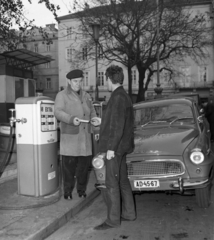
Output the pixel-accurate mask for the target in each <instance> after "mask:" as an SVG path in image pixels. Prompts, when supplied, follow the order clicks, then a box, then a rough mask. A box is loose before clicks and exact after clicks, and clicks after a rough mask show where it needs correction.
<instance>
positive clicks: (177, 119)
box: [169, 117, 193, 125]
mask: <svg viewBox="0 0 214 240" xmlns="http://www.w3.org/2000/svg"><path fill="white" fill-rule="evenodd" d="M182 119H193V118H192V117H182V118H175V119H174V120H172V121H171V122H170V123H169V125H171V124H172V123H174V122H176V121H179V120H182Z"/></svg>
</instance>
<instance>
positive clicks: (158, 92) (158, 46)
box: [154, 0, 163, 98]
mask: <svg viewBox="0 0 214 240" xmlns="http://www.w3.org/2000/svg"><path fill="white" fill-rule="evenodd" d="M156 4H157V84H156V86H157V87H156V88H155V89H154V91H155V93H156V96H155V98H161V97H162V96H161V93H162V91H163V88H161V87H160V86H161V84H160V44H159V36H160V22H159V21H160V15H159V14H160V11H159V0H156Z"/></svg>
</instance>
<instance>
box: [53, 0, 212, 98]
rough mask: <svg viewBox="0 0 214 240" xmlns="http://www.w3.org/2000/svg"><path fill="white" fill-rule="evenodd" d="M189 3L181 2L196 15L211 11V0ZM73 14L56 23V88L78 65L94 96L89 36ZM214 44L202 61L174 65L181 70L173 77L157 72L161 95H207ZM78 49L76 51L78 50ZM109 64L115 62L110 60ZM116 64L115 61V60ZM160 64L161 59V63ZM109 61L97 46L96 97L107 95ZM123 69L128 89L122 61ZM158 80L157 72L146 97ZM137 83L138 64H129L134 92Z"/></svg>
mask: <svg viewBox="0 0 214 240" xmlns="http://www.w3.org/2000/svg"><path fill="white" fill-rule="evenodd" d="M188 3H189V4H188V5H186V6H184V7H185V8H187V9H191V11H193V12H194V14H195V15H197V14H199V13H205V14H206V13H211V12H212V11H213V5H212V1H210V0H192V1H188ZM75 16H76V15H75V14H69V15H66V16H62V17H59V20H60V23H59V27H58V30H59V31H58V58H59V88H64V87H65V86H66V77H65V76H66V74H67V73H68V72H69V71H70V70H72V69H75V68H80V69H82V70H83V71H84V89H85V90H86V91H88V92H89V93H90V94H91V95H92V96H93V97H94V96H95V85H96V71H95V57H94V59H93V58H90V59H89V58H88V56H87V48H86V47H85V46H84V43H85V42H88V41H91V39H90V38H89V36H87V35H85V34H84V32H82V31H81V25H80V22H79V20H78V19H77V18H76V17H75ZM213 51H214V48H213V47H211V48H210V51H209V53H210V57H209V58H207V59H206V60H205V61H204V60H203V61H201V62H197V63H196V62H194V61H193V60H192V59H191V58H189V57H187V59H186V61H185V62H183V64H182V63H179V64H178V65H176V68H177V70H178V72H180V74H178V75H177V76H176V77H175V78H174V81H170V82H169V81H168V78H167V73H166V72H164V71H163V72H161V73H160V84H161V87H162V88H163V92H162V94H163V95H169V94H173V93H175V92H179V91H180V92H183V91H190V92H192V91H194V92H198V93H199V94H200V96H201V97H202V98H204V99H206V98H207V97H208V96H209V92H210V89H211V88H212V87H213V85H214V71H213V69H214V68H213V67H214V59H213ZM77 52H78V54H77ZM111 64H114V62H112V63H111ZM116 64H117V63H116ZM160 64H161V63H160ZM107 67H108V63H107V62H106V61H105V59H103V57H102V54H99V49H98V78H99V97H100V98H104V97H106V99H108V98H109V97H110V93H109V92H108V91H107V86H106V79H105V71H106V68H107ZM121 67H123V69H124V73H125V81H124V87H125V89H126V90H128V80H127V79H128V73H127V69H126V68H125V67H124V66H122V65H121ZM156 84H157V76H156V75H154V76H153V78H152V81H151V82H150V84H149V86H148V90H147V92H146V98H153V97H154V95H155V92H154V88H155V87H156ZM138 87H139V73H138V70H137V67H135V66H134V67H133V68H132V91H133V94H135V95H136V94H137V92H138Z"/></svg>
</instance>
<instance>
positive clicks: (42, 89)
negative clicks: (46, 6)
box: [23, 24, 59, 99]
mask: <svg viewBox="0 0 214 240" xmlns="http://www.w3.org/2000/svg"><path fill="white" fill-rule="evenodd" d="M31 31H32V32H33V33H32V34H31V37H28V39H27V41H26V42H25V44H24V46H23V47H24V48H26V49H27V50H30V51H32V52H36V53H39V54H41V55H43V56H48V57H50V58H51V59H52V61H50V62H47V63H45V64H40V65H37V66H35V67H34V68H33V75H34V79H35V80H36V91H37V92H38V93H39V94H42V95H45V96H48V97H51V98H53V99H55V97H56V94H57V92H58V91H59V74H58V29H57V28H56V27H55V24H47V25H46V27H45V28H44V29H43V31H40V29H39V28H35V29H33V30H31Z"/></svg>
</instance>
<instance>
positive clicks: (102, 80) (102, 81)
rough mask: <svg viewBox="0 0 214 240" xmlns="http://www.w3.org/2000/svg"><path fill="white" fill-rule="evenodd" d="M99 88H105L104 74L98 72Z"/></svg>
mask: <svg viewBox="0 0 214 240" xmlns="http://www.w3.org/2000/svg"><path fill="white" fill-rule="evenodd" d="M98 80H99V86H105V80H104V72H98Z"/></svg>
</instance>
